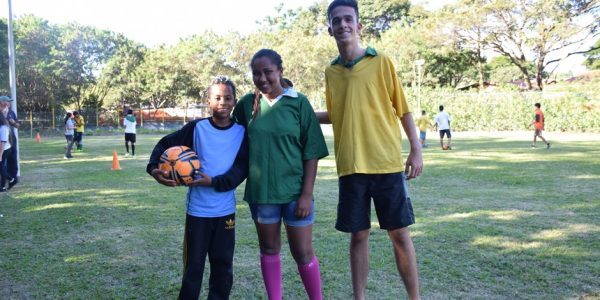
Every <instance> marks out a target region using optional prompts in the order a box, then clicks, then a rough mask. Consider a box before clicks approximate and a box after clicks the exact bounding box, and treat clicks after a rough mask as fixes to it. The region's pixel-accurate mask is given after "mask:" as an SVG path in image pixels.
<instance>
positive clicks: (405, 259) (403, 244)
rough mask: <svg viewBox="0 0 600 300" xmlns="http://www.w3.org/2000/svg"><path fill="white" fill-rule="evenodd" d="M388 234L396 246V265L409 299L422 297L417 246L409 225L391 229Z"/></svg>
mask: <svg viewBox="0 0 600 300" xmlns="http://www.w3.org/2000/svg"><path fill="white" fill-rule="evenodd" d="M388 235H389V236H390V239H391V240H392V244H393V246H394V256H395V257H396V267H397V268H398V272H400V276H401V277H402V281H403V282H404V286H405V287H406V292H407V293H408V298H409V299H412V300H414V299H420V296H419V272H418V270H417V258H416V254H415V247H414V246H413V243H412V240H411V238H410V234H409V232H408V227H404V228H399V229H394V230H389V231H388Z"/></svg>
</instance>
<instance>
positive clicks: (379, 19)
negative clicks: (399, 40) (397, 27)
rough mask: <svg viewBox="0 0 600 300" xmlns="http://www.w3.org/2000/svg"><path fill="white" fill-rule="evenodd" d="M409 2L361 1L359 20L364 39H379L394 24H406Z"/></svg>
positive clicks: (388, 0) (394, 0) (390, 0)
mask: <svg viewBox="0 0 600 300" xmlns="http://www.w3.org/2000/svg"><path fill="white" fill-rule="evenodd" d="M409 11H410V1H409V0H363V1H361V3H360V7H359V14H360V15H359V20H360V21H361V22H362V24H363V30H362V33H363V35H365V37H366V38H379V37H381V34H382V33H383V32H385V31H387V30H388V29H390V28H391V27H392V25H393V24H394V23H398V22H408V13H409Z"/></svg>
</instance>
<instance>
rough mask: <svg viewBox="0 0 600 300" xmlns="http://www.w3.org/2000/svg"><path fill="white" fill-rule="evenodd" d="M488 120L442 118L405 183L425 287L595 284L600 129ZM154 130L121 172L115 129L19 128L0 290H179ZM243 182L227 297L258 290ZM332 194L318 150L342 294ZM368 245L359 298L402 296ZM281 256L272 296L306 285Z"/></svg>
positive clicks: (382, 248)
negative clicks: (496, 125)
mask: <svg viewBox="0 0 600 300" xmlns="http://www.w3.org/2000/svg"><path fill="white" fill-rule="evenodd" d="M432 135H433V134H432V133H430V136H432ZM486 135H487V134H482V135H481V136H478V135H473V134H471V135H467V134H463V133H455V138H454V147H453V148H454V150H452V151H441V150H439V147H437V146H435V144H436V143H435V141H432V142H433V143H432V147H430V148H426V149H425V150H424V160H425V171H424V174H423V176H422V177H420V178H419V179H417V180H414V181H411V182H410V183H409V185H410V189H411V197H412V202H413V206H414V209H415V213H416V218H417V224H415V225H413V226H411V233H412V237H413V241H414V243H415V247H416V250H417V260H418V264H419V272H420V280H421V293H422V297H423V299H569V298H572V299H576V298H583V299H599V298H600V135H598V134H595V135H573V134H565V133H560V134H559V133H548V134H547V136H548V137H549V138H550V139H551V141H552V142H553V147H552V149H550V150H549V151H546V150H545V149H536V150H532V149H529V145H530V141H529V138H530V135H531V133H526V134H516V133H508V134H501V135H500V134H495V135H488V136H486ZM159 138H160V136H158V135H140V136H138V146H137V153H138V157H137V158H135V159H132V158H124V157H122V156H120V165H121V168H122V170H120V171H112V170H111V160H112V151H113V149H117V151H118V152H119V153H120V154H122V153H123V152H124V146H123V145H122V144H123V142H122V139H123V138H122V136H104V137H103V136H100V137H87V138H84V141H85V152H83V153H75V154H74V156H75V158H73V159H72V160H63V154H62V151H63V145H64V140H63V139H62V138H58V137H55V138H45V137H42V142H41V143H40V144H38V143H36V142H35V140H34V139H22V140H21V168H22V179H21V181H22V183H21V184H19V185H17V186H16V187H15V188H13V190H11V191H10V194H9V195H0V214H1V215H2V216H1V217H0V299H174V298H176V296H177V294H178V291H179V285H180V278H181V269H182V264H181V242H182V230H183V220H184V215H185V211H184V195H185V188H167V187H164V186H161V185H159V184H157V183H156V182H155V181H154V180H153V179H152V178H151V177H150V176H149V175H147V174H146V173H145V166H146V163H147V160H148V155H149V153H150V151H151V149H152V147H153V146H154V144H155V143H156V142H157V141H158V139H159ZM327 138H328V144H329V146H330V149H331V145H332V141H331V137H330V136H328V137H327ZM331 152H333V151H331ZM241 191H243V185H242V186H241V187H240V188H239V189H238V193H237V194H238V215H237V220H238V221H237V229H236V230H237V231H236V234H237V237H236V239H237V244H236V252H235V261H234V272H235V275H234V276H235V277H234V286H233V291H232V297H231V298H232V299H266V297H265V293H264V288H263V284H262V278H261V275H260V268H259V260H258V248H257V247H258V246H257V240H256V233H255V230H254V226H253V224H252V222H251V219H250V217H249V211H248V206H247V205H246V203H245V202H244V201H242V200H241ZM337 194H338V192H337V176H336V173H335V163H334V161H333V156H329V157H327V158H326V159H324V160H322V161H321V162H320V164H319V174H318V178H317V184H316V187H315V198H316V201H317V212H316V222H315V227H314V245H315V247H316V252H317V255H318V256H319V259H320V261H321V270H322V280H323V287H324V294H325V299H350V298H351V286H350V272H349V266H348V254H347V243H348V236H347V235H345V234H342V233H339V232H337V231H335V230H334V228H333V226H334V222H335V215H336V203H337ZM373 221H374V223H373V226H374V227H377V223H376V219H373ZM284 236H285V235H284ZM370 247H371V256H370V259H371V272H370V274H369V281H368V290H367V296H368V298H369V299H402V298H405V297H406V296H405V293H404V289H403V287H402V284H401V281H400V279H399V276H398V274H397V272H396V267H395V265H394V263H393V262H394V259H393V254H392V252H391V244H390V242H389V240H388V238H387V235H386V233H385V232H384V231H381V230H378V229H376V230H373V231H372V235H371V239H370ZM282 256H283V267H284V299H305V298H306V296H305V293H304V290H303V286H302V283H301V281H300V277H299V276H298V274H297V270H296V266H295V263H294V262H293V259H292V258H291V255H290V253H289V249H288V248H287V245H286V246H284V248H283V250H282ZM205 278H206V280H205V282H204V285H203V287H206V284H207V278H208V277H205ZM205 297H206V293H205V292H203V294H202V296H201V298H203V299H204V298H205Z"/></svg>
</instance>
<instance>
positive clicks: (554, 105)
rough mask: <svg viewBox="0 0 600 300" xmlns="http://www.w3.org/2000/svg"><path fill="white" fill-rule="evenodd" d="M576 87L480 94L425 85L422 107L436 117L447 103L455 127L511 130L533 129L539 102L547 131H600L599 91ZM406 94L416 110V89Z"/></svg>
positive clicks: (463, 129) (407, 90)
mask: <svg viewBox="0 0 600 300" xmlns="http://www.w3.org/2000/svg"><path fill="white" fill-rule="evenodd" d="M573 89H575V88H573ZM576 90H577V91H574V90H570V89H566V90H549V91H542V92H539V91H528V92H519V91H494V90H488V91H483V92H481V93H478V92H476V91H475V92H461V91H454V90H448V89H435V90H432V89H427V88H423V89H422V90H421V107H422V109H424V110H426V111H427V113H428V115H429V116H430V117H431V118H433V116H434V115H435V114H436V113H437V112H438V106H439V105H440V104H441V105H444V107H445V110H446V111H447V112H448V113H449V114H450V116H451V117H452V129H453V130H457V131H511V130H530V129H531V127H530V126H529V124H530V123H531V120H532V119H533V110H534V108H533V104H534V103H536V102H539V103H541V104H542V110H543V111H544V115H545V118H546V124H545V126H546V128H545V129H546V130H549V131H570V132H600V101H598V100H596V99H598V97H597V95H599V94H600V92H599V91H597V90H594V89H592V88H589V89H587V90H586V89H582V88H577V89H576ZM406 96H407V97H408V102H409V105H410V106H411V108H412V109H413V111H417V102H418V99H417V93H416V90H415V89H410V88H408V89H406ZM415 115H417V113H415Z"/></svg>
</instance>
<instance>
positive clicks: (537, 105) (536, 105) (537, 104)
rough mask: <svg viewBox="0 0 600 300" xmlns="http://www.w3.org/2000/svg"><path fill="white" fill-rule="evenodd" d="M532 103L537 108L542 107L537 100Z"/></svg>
mask: <svg viewBox="0 0 600 300" xmlns="http://www.w3.org/2000/svg"><path fill="white" fill-rule="evenodd" d="M534 105H535V107H537V108H541V107H542V105H541V104H540V103H539V102H538V103H536V104H534Z"/></svg>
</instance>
